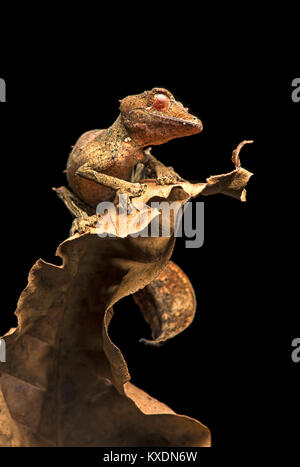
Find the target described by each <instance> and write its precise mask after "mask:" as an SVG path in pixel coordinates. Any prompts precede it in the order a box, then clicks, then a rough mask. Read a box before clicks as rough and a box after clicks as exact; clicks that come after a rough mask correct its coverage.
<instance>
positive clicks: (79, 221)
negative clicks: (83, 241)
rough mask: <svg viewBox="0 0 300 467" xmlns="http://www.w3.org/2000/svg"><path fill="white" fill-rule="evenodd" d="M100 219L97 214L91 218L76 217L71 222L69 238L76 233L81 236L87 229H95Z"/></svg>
mask: <svg viewBox="0 0 300 467" xmlns="http://www.w3.org/2000/svg"><path fill="white" fill-rule="evenodd" d="M100 217H101V216H100V215H98V214H94V215H93V216H86V217H77V218H76V219H74V221H73V222H72V227H71V230H70V236H72V235H75V234H76V233H79V234H82V233H84V232H86V231H87V230H88V228H91V227H96V225H97V222H98V221H99V219H100Z"/></svg>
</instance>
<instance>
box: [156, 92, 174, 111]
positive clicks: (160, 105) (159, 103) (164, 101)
mask: <svg viewBox="0 0 300 467" xmlns="http://www.w3.org/2000/svg"><path fill="white" fill-rule="evenodd" d="M169 104H170V100H169V98H168V97H167V96H166V95H165V94H155V96H154V98H153V103H152V107H153V108H154V109H155V110H165V109H167V108H168V107H169Z"/></svg>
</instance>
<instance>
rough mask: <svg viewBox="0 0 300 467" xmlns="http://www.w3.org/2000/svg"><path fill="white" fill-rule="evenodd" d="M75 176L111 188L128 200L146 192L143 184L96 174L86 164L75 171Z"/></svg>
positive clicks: (145, 186)
mask: <svg viewBox="0 0 300 467" xmlns="http://www.w3.org/2000/svg"><path fill="white" fill-rule="evenodd" d="M76 175H78V176H80V177H83V178H86V179H87V180H92V181H93V182H97V183H100V184H101V185H104V186H107V187H109V188H112V189H113V190H115V191H116V192H118V193H119V194H126V195H128V197H129V198H131V197H136V196H140V195H142V194H143V193H145V191H146V190H147V185H146V184H145V183H132V182H128V181H127V180H122V179H120V178H117V177H112V176H111V175H106V174H104V173H101V172H97V171H96V170H94V169H93V167H92V166H91V165H90V163H88V162H87V163H86V164H84V165H82V166H81V167H80V168H79V169H78V170H77V171H76Z"/></svg>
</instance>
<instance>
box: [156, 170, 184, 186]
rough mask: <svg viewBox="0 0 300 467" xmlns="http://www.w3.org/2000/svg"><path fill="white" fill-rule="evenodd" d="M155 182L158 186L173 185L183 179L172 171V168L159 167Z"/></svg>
mask: <svg viewBox="0 0 300 467" xmlns="http://www.w3.org/2000/svg"><path fill="white" fill-rule="evenodd" d="M157 175H158V176H157V178H156V181H157V183H158V184H159V185H173V184H174V183H178V182H180V181H183V179H182V178H181V177H180V176H179V175H178V174H177V173H176V172H175V171H174V169H173V167H161V168H160V170H159V171H158V173H157Z"/></svg>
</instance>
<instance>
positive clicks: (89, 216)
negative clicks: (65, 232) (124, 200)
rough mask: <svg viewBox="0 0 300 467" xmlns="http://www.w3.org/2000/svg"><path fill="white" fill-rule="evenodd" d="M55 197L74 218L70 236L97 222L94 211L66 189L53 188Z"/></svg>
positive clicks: (97, 218)
mask: <svg viewBox="0 0 300 467" xmlns="http://www.w3.org/2000/svg"><path fill="white" fill-rule="evenodd" d="M53 190H54V191H55V193H56V194H57V196H58V197H59V198H60V199H61V200H62V201H63V203H64V204H65V206H66V207H67V208H68V210H69V211H70V213H71V214H72V216H73V217H75V219H74V221H73V223H72V227H71V230H70V235H71V236H72V235H74V234H75V233H76V232H79V233H81V232H83V231H84V230H85V229H86V227H87V226H91V225H93V224H94V223H96V222H97V221H98V220H99V216H97V215H96V214H95V209H94V208H92V207H91V206H89V205H87V204H86V203H84V202H83V201H81V200H80V199H79V198H78V197H77V196H76V195H74V193H72V191H70V190H68V188H66V187H64V186H61V187H59V188H53Z"/></svg>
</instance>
